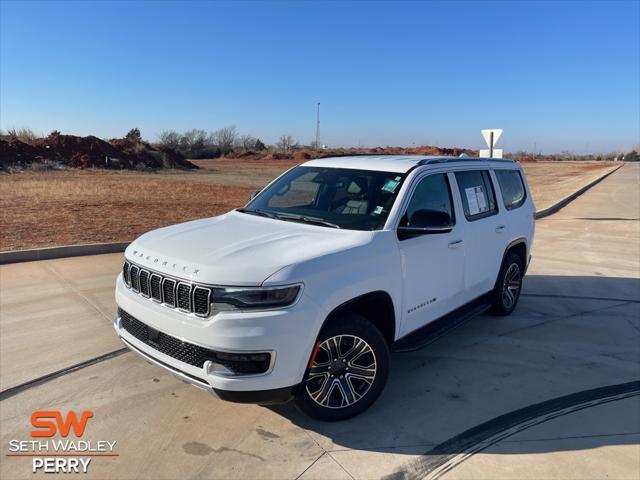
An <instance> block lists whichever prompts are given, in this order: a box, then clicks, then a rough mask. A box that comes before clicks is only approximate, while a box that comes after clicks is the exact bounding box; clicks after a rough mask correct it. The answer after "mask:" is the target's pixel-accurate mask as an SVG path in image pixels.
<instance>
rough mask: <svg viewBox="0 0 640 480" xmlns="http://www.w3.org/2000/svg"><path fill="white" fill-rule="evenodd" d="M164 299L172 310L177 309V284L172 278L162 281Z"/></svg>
mask: <svg viewBox="0 0 640 480" xmlns="http://www.w3.org/2000/svg"><path fill="white" fill-rule="evenodd" d="M162 298H163V301H164V303H166V304H167V305H169V306H170V307H172V308H176V282H175V280H171V279H170V278H165V279H164V280H163V281H162Z"/></svg>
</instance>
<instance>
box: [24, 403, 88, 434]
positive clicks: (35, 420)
mask: <svg viewBox="0 0 640 480" xmlns="http://www.w3.org/2000/svg"><path fill="white" fill-rule="evenodd" d="M92 417H93V412H91V411H84V412H82V414H81V415H80V419H78V416H77V415H76V412H69V413H67V418H66V419H63V418H62V414H61V413H60V412H59V411H57V410H56V411H37V412H33V413H32V414H31V425H33V426H34V427H35V428H36V429H38V430H32V431H31V436H32V437H53V436H54V435H55V434H56V432H60V435H61V436H62V437H64V438H67V437H68V436H69V432H70V431H71V429H73V433H75V435H76V437H82V435H83V434H84V429H85V428H86V426H87V421H88V420H89V419H90V418H92ZM51 419H54V420H55V422H54V421H53V420H51Z"/></svg>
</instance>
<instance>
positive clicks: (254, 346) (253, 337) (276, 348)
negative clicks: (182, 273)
mask: <svg viewBox="0 0 640 480" xmlns="http://www.w3.org/2000/svg"><path fill="white" fill-rule="evenodd" d="M116 303H117V304H118V306H119V307H120V308H121V309H122V310H124V311H125V312H127V313H128V314H129V315H131V316H133V317H134V318H135V319H137V320H139V321H140V322H142V323H144V324H145V325H147V326H148V327H151V328H152V329H154V330H157V331H159V332H162V333H164V334H166V335H169V336H171V337H173V338H174V339H177V340H178V341H182V342H186V343H189V344H192V345H196V346H198V347H202V348H205V349H208V350H214V351H217V352H227V353H234V354H242V353H256V352H269V353H271V354H272V364H271V365H270V366H269V369H268V370H267V371H266V372H264V373H259V374H249V375H237V376H233V375H229V374H225V373H221V372H218V371H215V369H212V368H211V365H208V364H207V363H206V362H205V365H203V366H202V367H197V366H194V365H192V364H189V363H185V362H182V361H180V360H178V359H176V358H174V357H172V356H170V355H167V354H165V353H163V352H162V351H160V350H159V349H156V348H154V347H153V346H151V345H149V344H147V343H145V342H144V341H141V340H139V339H138V338H136V337H135V336H133V335H132V334H131V333H129V332H128V331H127V330H126V329H125V328H123V325H122V319H121V318H120V317H119V316H116V318H115V319H114V328H115V330H116V332H117V334H118V336H119V337H120V338H121V340H122V341H123V343H124V344H125V345H126V346H127V347H128V348H130V349H131V350H132V351H134V352H136V353H138V354H139V355H141V356H142V357H144V358H145V359H146V360H147V361H149V362H151V363H154V364H156V365H158V366H160V367H162V368H164V369H166V370H168V371H170V372H172V373H173V374H175V375H177V376H178V377H179V378H181V379H182V380H184V381H186V382H188V383H191V384H193V385H195V386H197V387H200V388H203V389H205V390H207V391H210V392H212V393H214V394H216V395H217V396H218V397H220V398H222V399H224V400H230V401H236V402H250V403H280V402H284V401H287V400H289V399H290V398H291V397H292V395H293V394H294V393H295V388H296V386H297V385H298V384H299V383H300V382H301V380H302V377H303V375H304V371H305V368H306V365H307V361H308V359H309V356H310V355H311V350H312V348H313V339H315V336H316V333H317V332H316V331H315V323H316V317H318V318H319V314H320V312H319V311H318V309H317V308H314V305H313V303H312V302H305V301H303V299H302V298H301V299H300V301H299V302H298V303H297V304H296V305H295V306H294V307H291V308H288V309H283V310H272V311H263V312H220V313H218V314H216V315H214V316H213V317H210V318H206V319H203V318H197V317H195V316H192V315H187V314H184V313H180V312H176V311H174V310H172V309H169V308H166V307H164V306H162V305H159V304H157V303H155V302H152V301H150V300H148V299H146V298H142V297H140V296H139V295H137V294H135V293H133V292H131V291H130V290H129V289H127V288H126V286H125V285H124V283H123V282H122V277H121V276H119V277H118V280H117V283H116Z"/></svg>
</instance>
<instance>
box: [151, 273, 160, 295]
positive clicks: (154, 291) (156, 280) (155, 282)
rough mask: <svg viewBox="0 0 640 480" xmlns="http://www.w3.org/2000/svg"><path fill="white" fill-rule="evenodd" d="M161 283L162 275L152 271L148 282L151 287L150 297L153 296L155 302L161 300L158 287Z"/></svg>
mask: <svg viewBox="0 0 640 480" xmlns="http://www.w3.org/2000/svg"><path fill="white" fill-rule="evenodd" d="M161 283H162V277H161V276H160V275H158V274H157V273H152V274H151V278H150V280H149V284H150V287H151V298H153V299H154V300H155V301H157V302H162V289H161V288H160V284H161Z"/></svg>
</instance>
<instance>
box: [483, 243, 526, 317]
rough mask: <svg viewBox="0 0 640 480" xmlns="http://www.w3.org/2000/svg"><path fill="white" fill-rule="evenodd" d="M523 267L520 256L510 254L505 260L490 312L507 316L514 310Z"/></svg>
mask: <svg viewBox="0 0 640 480" xmlns="http://www.w3.org/2000/svg"><path fill="white" fill-rule="evenodd" d="M523 276H524V267H523V265H522V260H521V259H520V256H519V255H517V254H515V253H510V254H509V255H507V258H505V260H504V263H503V264H502V268H500V273H499V274H498V280H497V281H496V286H495V287H494V289H493V293H492V298H491V312H492V313H494V314H495V315H509V314H510V313H511V312H513V310H514V309H515V308H516V304H517V303H518V299H519V298H520V292H521V290H522V277H523Z"/></svg>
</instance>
